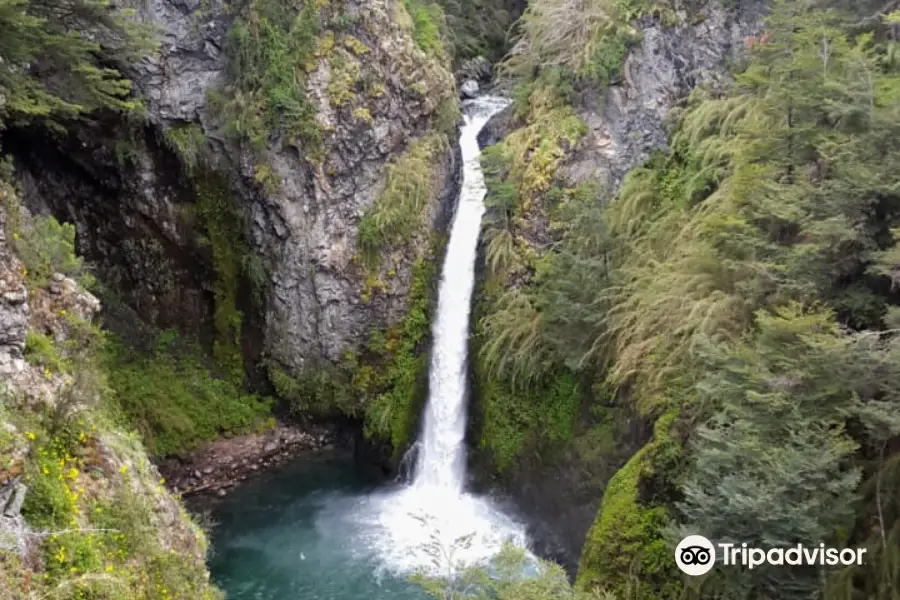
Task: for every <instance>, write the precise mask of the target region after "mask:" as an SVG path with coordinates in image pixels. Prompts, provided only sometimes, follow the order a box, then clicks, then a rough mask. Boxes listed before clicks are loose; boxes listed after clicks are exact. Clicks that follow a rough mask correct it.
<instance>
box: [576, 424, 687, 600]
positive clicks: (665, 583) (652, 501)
mask: <svg viewBox="0 0 900 600" xmlns="http://www.w3.org/2000/svg"><path fill="white" fill-rule="evenodd" d="M677 417H678V411H677V410H672V411H670V412H667V413H666V414H664V415H663V416H662V417H660V419H659V420H658V421H657V423H656V426H655V429H654V436H653V439H652V440H651V441H650V442H649V443H648V444H646V445H645V446H644V447H643V448H641V450H640V451H638V452H637V453H636V454H635V455H634V456H632V457H631V459H630V460H629V461H628V462H627V463H625V465H624V466H623V467H622V468H621V469H619V471H618V472H617V473H616V474H615V475H614V476H613V477H612V479H610V481H609V484H608V485H607V487H606V491H605V492H604V494H603V502H602V504H601V505H600V511H599V512H598V514H597V519H596V520H595V521H594V525H593V526H592V527H591V530H590V532H589V533H588V536H587V540H586V541H585V544H584V548H583V550H582V555H581V563H580V565H579V568H578V578H577V583H578V586H579V587H581V588H582V589H591V588H596V587H599V588H603V589H606V590H609V591H611V592H613V594H614V595H616V596H617V597H626V590H627V592H628V594H630V595H628V596H627V597H629V598H635V599H638V600H642V599H646V600H651V599H657V598H677V597H678V596H679V594H680V591H681V588H682V583H681V578H680V576H679V574H678V571H677V569H676V567H675V560H674V554H673V552H674V547H671V544H670V543H669V541H668V540H667V538H666V536H665V535H664V531H665V529H666V527H668V525H669V523H670V520H671V513H670V509H669V507H668V506H667V505H666V503H664V502H660V501H659V499H658V498H657V497H654V494H653V493H652V491H649V490H648V485H647V484H648V482H649V481H651V480H653V479H656V478H657V477H658V476H659V475H663V476H664V477H666V478H667V479H669V480H672V479H674V478H675V477H677V471H678V467H677V465H679V464H680V458H681V455H682V449H681V445H680V443H679V442H678V441H677V440H676V439H675V438H674V436H673V435H672V428H673V425H674V424H675V422H676V419H677ZM672 459H674V462H673V460H672ZM660 469H668V472H667V473H660V472H659V471H660Z"/></svg>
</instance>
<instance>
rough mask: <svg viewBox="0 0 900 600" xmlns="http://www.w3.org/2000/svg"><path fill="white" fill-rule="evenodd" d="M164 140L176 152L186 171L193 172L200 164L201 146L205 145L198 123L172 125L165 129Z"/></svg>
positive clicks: (204, 136) (204, 135) (201, 129)
mask: <svg viewBox="0 0 900 600" xmlns="http://www.w3.org/2000/svg"><path fill="white" fill-rule="evenodd" d="M166 141H167V143H168V144H169V147H170V148H172V150H174V151H175V153H176V154H178V157H179V158H180V159H181V164H182V165H184V167H185V169H186V170H187V172H188V173H192V172H194V170H196V168H197V167H198V166H199V164H200V159H201V155H202V153H203V147H204V146H205V145H206V134H204V133H203V127H201V126H200V124H199V123H187V124H182V125H174V126H172V127H170V128H169V129H168V130H167V131H166Z"/></svg>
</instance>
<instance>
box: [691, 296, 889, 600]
mask: <svg viewBox="0 0 900 600" xmlns="http://www.w3.org/2000/svg"><path fill="white" fill-rule="evenodd" d="M755 322H756V331H755V332H753V333H749V334H747V339H745V340H744V341H742V342H740V343H738V344H734V345H707V346H706V347H705V348H704V350H703V355H704V357H703V360H704V364H705V365H706V368H705V373H706V375H705V377H704V378H703V380H702V381H701V382H700V383H699V384H698V386H697V389H698V393H699V395H700V399H701V402H704V403H707V404H708V405H713V406H716V407H717V410H716V411H715V413H714V414H713V416H712V417H711V418H710V419H709V420H708V421H707V422H706V423H705V424H704V425H702V426H701V427H700V428H699V429H698V430H697V433H696V441H695V443H694V446H693V451H694V453H693V457H694V461H695V471H694V473H693V474H692V475H691V476H690V477H689V478H688V480H687V481H686V482H685V484H684V486H683V492H684V496H685V499H684V502H682V503H681V504H680V505H679V509H680V510H681V511H682V513H683V516H684V524H683V526H682V532H683V533H684V534H685V535H687V533H688V532H690V533H700V534H701V535H705V536H706V537H708V538H710V539H712V540H714V541H715V542H733V543H737V544H741V543H742V542H746V543H748V545H750V546H756V547H761V548H767V547H779V546H789V545H795V544H797V543H803V544H804V545H807V546H810V547H814V546H818V544H819V543H820V542H825V543H828V542H838V541H839V540H838V539H837V532H839V531H848V530H850V529H851V528H852V525H853V521H854V514H855V511H854V509H855V500H856V499H857V490H858V486H859V483H860V479H861V474H862V471H861V469H860V467H859V465H858V464H857V463H856V462H855V461H854V455H855V453H856V451H857V450H858V449H859V447H860V445H861V444H864V443H866V442H867V440H871V439H873V438H874V439H876V440H878V441H879V443H883V442H884V441H886V440H887V439H888V438H889V437H890V436H891V435H896V434H897V433H898V432H900V422H898V419H896V418H895V417H891V414H892V413H896V410H897V407H898V403H900V397H898V394H897V393H896V391H894V390H896V389H897V388H898V386H900V378H898V376H900V363H895V362H894V361H895V360H896V359H897V358H898V357H897V355H896V351H895V350H893V349H892V348H891V345H890V344H888V345H886V346H885V345H883V344H879V343H873V341H874V339H875V337H873V336H870V335H867V334H850V333H847V332H845V331H842V330H841V329H840V328H839V327H838V325H837V323H836V322H835V321H834V317H833V315H832V314H831V313H830V312H828V311H804V310H803V309H802V308H801V307H800V306H799V305H796V304H792V305H789V306H787V307H784V308H780V309H778V310H777V311H776V312H775V313H774V314H771V313H768V312H763V311H760V312H758V313H757V315H756V321H755ZM876 337H877V336H876ZM853 422H858V423H862V424H863V427H859V426H857V427H856V431H855V436H853V437H851V434H850V428H851V423H853ZM821 575H822V574H821V573H820V572H819V570H818V569H816V568H815V567H811V568H794V567H790V568H784V567H782V568H777V567H776V568H773V569H767V568H759V569H754V570H753V571H749V570H744V569H731V570H727V572H726V571H724V570H723V572H722V576H723V577H725V578H726V579H727V581H728V583H729V586H730V589H731V590H732V592H734V596H733V597H745V596H748V595H750V593H751V592H754V593H755V594H757V595H761V596H762V597H766V595H767V594H768V595H770V597H776V596H777V597H778V598H798V599H799V598H808V597H810V594H811V593H813V592H814V591H816V590H817V589H819V587H820V584H821ZM730 597H731V596H730Z"/></svg>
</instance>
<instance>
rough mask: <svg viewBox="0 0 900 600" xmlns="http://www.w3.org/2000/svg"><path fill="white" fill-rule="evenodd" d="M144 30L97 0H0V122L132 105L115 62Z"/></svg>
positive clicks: (142, 43) (136, 46) (141, 47)
mask: <svg viewBox="0 0 900 600" xmlns="http://www.w3.org/2000/svg"><path fill="white" fill-rule="evenodd" d="M147 34H148V32H147V30H146V29H144V28H142V27H139V26H138V25H137V24H136V23H134V22H130V21H128V20H127V14H125V13H123V12H117V11H114V10H112V9H111V8H109V6H108V3H107V2H104V1H102V0H61V1H60V0H0V127H2V126H3V125H4V123H6V124H7V125H23V124H27V123H31V122H35V121H38V122H41V123H44V124H46V125H49V126H51V127H54V128H59V127H61V124H62V122H63V121H65V120H66V119H71V118H74V117H78V116H80V115H84V114H87V113H90V112H92V111H95V110H97V109H101V108H108V109H113V110H120V111H128V110H132V109H135V108H136V107H137V106H138V104H137V103H136V101H135V100H133V99H131V98H130V93H131V83H130V82H129V81H128V80H127V79H125V78H124V77H123V76H122V74H121V73H120V71H119V68H120V67H121V66H122V62H121V61H127V60H129V59H133V58H135V57H136V56H138V55H139V54H140V53H142V52H145V51H146V50H147V48H148V47H149V45H148V41H149V36H148V35H147Z"/></svg>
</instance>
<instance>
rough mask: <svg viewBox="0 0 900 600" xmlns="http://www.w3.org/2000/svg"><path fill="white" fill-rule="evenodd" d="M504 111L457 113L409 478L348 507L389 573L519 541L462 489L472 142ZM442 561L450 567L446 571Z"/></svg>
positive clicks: (484, 108) (476, 217)
mask: <svg viewBox="0 0 900 600" xmlns="http://www.w3.org/2000/svg"><path fill="white" fill-rule="evenodd" d="M507 104H508V101H507V100H505V99H503V98H497V97H492V96H483V97H481V98H478V99H475V100H472V101H469V102H467V103H465V104H464V113H465V124H464V126H463V127H462V131H461V134H460V146H461V149H462V157H463V185H462V190H461V192H460V198H459V203H458V205H457V209H456V215H455V217H454V219H453V226H452V228H451V232H450V240H449V242H448V245H447V252H446V257H445V258H444V265H443V270H442V273H441V283H440V288H439V295H438V311H437V317H436V319H435V322H434V324H433V326H432V334H433V342H432V357H431V365H430V371H429V397H428V403H427V405H426V409H425V418H424V424H423V428H422V434H421V437H420V439H419V441H418V442H417V445H418V456H417V457H416V467H415V471H414V473H415V476H414V478H413V481H412V483H411V484H410V485H406V486H403V487H402V488H400V489H399V490H393V491H390V492H386V493H381V494H376V495H373V496H371V497H369V498H367V499H366V502H365V505H364V506H359V507H358V512H357V514H358V515H359V519H360V521H361V523H360V527H359V529H358V534H357V535H358V536H359V537H360V538H361V539H360V540H359V542H360V545H361V546H363V547H365V548H367V551H374V552H376V553H377V555H378V556H379V559H380V560H381V562H382V563H383V564H384V565H385V567H386V568H388V569H390V570H392V571H395V572H397V571H399V572H409V571H412V570H417V569H425V570H429V569H435V568H437V569H439V570H441V571H442V572H446V570H447V569H448V568H451V569H452V568H454V567H459V566H461V565H463V564H471V563H475V562H481V561H484V560H487V559H489V558H490V557H492V556H494V555H495V554H496V553H497V552H498V551H499V550H500V549H501V548H502V546H503V544H504V543H505V542H507V541H509V542H512V543H514V544H516V545H519V546H525V545H526V542H527V540H526V536H525V531H524V527H523V526H522V525H521V524H520V523H518V522H517V521H515V520H514V519H512V518H511V517H509V516H508V515H506V514H504V513H503V512H502V511H501V510H500V509H499V508H498V507H496V506H495V505H494V504H493V503H492V502H490V501H489V500H488V499H486V498H480V497H477V496H474V495H472V494H469V493H466V492H465V490H464V485H465V462H466V461H465V430H466V417H467V414H466V413H467V411H466V361H467V350H468V337H469V315H470V311H471V304H472V289H473V287H474V280H475V274H474V271H475V257H476V252H477V246H478V235H479V231H480V228H481V219H482V216H483V215H484V210H485V208H484V196H485V193H486V190H485V185H484V177H483V175H482V172H481V166H480V163H479V156H480V149H479V147H478V140H477V138H478V133H479V132H480V131H481V129H482V127H484V125H485V123H487V121H488V119H489V118H490V117H491V116H492V115H493V114H495V113H496V112H498V111H499V110H501V109H502V108H503V107H505V106H506V105H507ZM461 540H466V541H465V542H461ZM450 553H452V555H453V558H452V563H453V564H449V565H448V564H446V561H447V560H448V555H449V554H450Z"/></svg>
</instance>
